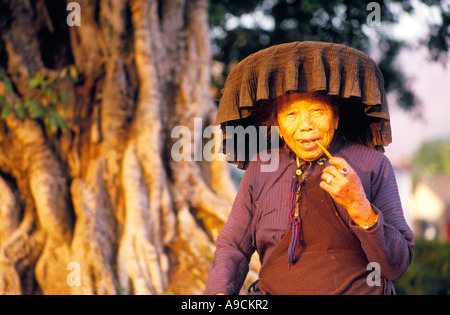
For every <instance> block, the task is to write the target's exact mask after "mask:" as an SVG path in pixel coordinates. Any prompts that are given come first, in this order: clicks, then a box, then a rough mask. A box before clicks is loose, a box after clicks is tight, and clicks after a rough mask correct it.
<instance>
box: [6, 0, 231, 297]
mask: <svg viewBox="0 0 450 315" xmlns="http://www.w3.org/2000/svg"><path fill="white" fill-rule="evenodd" d="M1 2H2V3H1V5H2V7H4V8H6V9H7V11H8V13H9V19H8V21H7V23H5V25H4V27H3V30H2V33H1V40H0V67H1V68H3V69H5V70H6V71H7V74H8V77H9V78H10V79H11V81H12V83H13V87H14V88H13V90H12V91H11V92H10V93H6V92H5V90H6V89H5V86H4V82H2V81H0V94H2V95H5V97H6V99H7V100H8V102H9V103H10V104H13V103H14V101H23V100H24V99H25V98H26V97H30V96H33V95H35V94H34V90H33V89H32V88H30V87H29V85H28V84H27V83H28V81H29V80H30V79H31V78H33V77H34V76H36V75H37V74H42V75H44V76H45V77H48V78H54V77H59V78H60V80H58V81H57V82H56V83H54V86H53V88H54V89H56V90H58V91H62V90H65V91H66V92H67V94H68V95H69V102H68V103H67V104H64V103H62V102H60V103H58V104H57V107H58V109H60V110H61V111H63V110H65V112H66V114H65V116H64V119H65V121H66V123H67V125H68V130H67V131H58V132H56V133H49V132H47V131H46V130H45V128H44V127H43V122H42V120H40V119H31V118H30V117H29V116H26V117H25V118H24V119H19V118H17V117H15V116H14V115H13V114H11V115H9V116H8V117H6V118H4V119H1V120H0V294H162V293H164V292H172V293H175V294H201V293H203V290H204V286H205V282H206V278H207V274H208V270H209V266H210V262H211V259H212V257H213V252H214V248H215V245H214V240H215V238H216V237H217V234H218V231H219V230H220V228H221V227H222V226H223V224H224V222H225V220H226V219H227V217H228V213H229V210H230V208H231V203H232V200H233V199H234V195H235V188H234V186H233V184H232V182H231V179H230V175H229V171H228V167H227V166H226V165H225V162H223V161H220V160H219V159H217V160H214V161H212V162H208V161H206V160H204V159H203V160H201V161H195V160H194V158H192V159H191V160H189V161H183V160H182V161H179V162H177V161H175V160H174V159H173V158H172V156H171V148H172V145H173V144H174V143H175V142H176V141H184V142H183V145H184V149H187V148H194V146H195V145H198V143H205V141H207V140H210V139H203V135H202V133H199V132H198V129H196V128H194V118H201V123H202V130H203V128H205V127H206V126H208V125H210V124H212V123H213V122H214V118H215V114H216V107H215V105H214V102H213V98H212V95H211V90H210V60H211V53H210V43H209V38H208V1H207V0H193V1H186V0H164V1H157V0H131V1H125V0H96V1H88V0H80V1H77V2H78V3H79V4H80V8H81V10H80V13H81V26H68V25H67V23H66V16H67V15H68V14H69V13H70V11H67V10H66V6H65V4H64V5H61V4H60V5H58V6H56V7H49V2H47V1H44V0H38V1H34V2H31V1H28V0H17V1H16V0H15V1H5V0H3V1H1ZM68 2H69V1H68ZM68 2H66V3H68ZM5 12H6V11H5ZM32 25H34V26H35V27H32ZM43 43H47V44H48V43H53V44H48V45H47V46H45V47H44V44H43ZM44 50H45V53H43V51H44ZM62 52H64V53H62ZM2 56H3V57H2ZM69 67H72V69H76V71H77V73H78V77H79V79H78V80H73V79H72V80H71V79H70V78H69V76H68V75H64V73H67V69H68V68H69ZM176 126H186V127H188V128H189V130H190V131H191V135H192V137H190V138H189V139H184V138H183V139H182V140H180V139H172V138H171V131H172V129H173V128H174V127H176ZM191 151H192V152H193V150H191Z"/></svg>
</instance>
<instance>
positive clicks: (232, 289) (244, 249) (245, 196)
mask: <svg viewBox="0 0 450 315" xmlns="http://www.w3.org/2000/svg"><path fill="white" fill-rule="evenodd" d="M251 192H252V185H250V184H249V169H248V170H247V171H246V172H245V173H244V176H243V177H242V180H241V184H240V186H239V190H238V193H237V195H236V199H235V201H234V203H233V207H232V209H231V212H230V216H229V218H228V220H227V222H226V224H225V225H224V227H223V228H222V230H221V231H220V233H219V236H218V238H217V241H216V250H215V253H214V259H213V261H212V264H211V269H210V272H209V277H208V281H207V283H206V290H205V293H206V294H218V293H223V294H239V291H240V289H241V287H242V285H243V283H244V280H245V277H246V276H247V273H248V270H249V261H250V258H251V256H252V254H253V252H254V251H255V249H254V247H253V246H252V237H251V228H250V225H251V221H252V207H253V205H252V194H251Z"/></svg>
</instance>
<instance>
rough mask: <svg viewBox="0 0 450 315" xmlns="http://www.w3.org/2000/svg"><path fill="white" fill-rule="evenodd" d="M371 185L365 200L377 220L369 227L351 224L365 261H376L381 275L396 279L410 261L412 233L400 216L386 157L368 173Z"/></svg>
mask: <svg viewBox="0 0 450 315" xmlns="http://www.w3.org/2000/svg"><path fill="white" fill-rule="evenodd" d="M371 187H372V188H371V194H370V195H371V196H370V198H369V201H370V202H371V204H372V209H373V210H374V211H375V212H376V213H377V214H378V222H377V224H376V225H375V226H374V227H373V228H371V229H369V230H365V229H363V228H361V227H358V226H357V225H355V224H354V223H352V224H351V228H352V230H353V232H354V233H355V234H356V236H357V237H358V238H359V240H360V241H361V246H362V248H363V250H364V252H365V253H366V256H367V259H368V261H369V262H376V263H378V264H379V265H380V271H381V275H382V276H384V277H386V278H388V279H391V280H397V279H399V278H401V277H402V276H403V275H404V273H405V272H406V271H407V269H408V267H409V265H410V264H411V260H412V257H413V251H414V234H413V233H412V231H411V229H410V228H409V226H408V224H407V223H406V221H405V219H404V214H403V209H402V205H401V201H400V196H399V193H398V188H397V183H396V180H395V176H394V172H393V169H392V166H391V164H390V162H389V160H388V159H387V158H384V159H383V160H382V163H381V166H380V168H379V170H378V171H377V172H374V173H373V174H372V183H371Z"/></svg>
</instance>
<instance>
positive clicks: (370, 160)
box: [206, 42, 414, 294]
mask: <svg viewBox="0 0 450 315" xmlns="http://www.w3.org/2000/svg"><path fill="white" fill-rule="evenodd" d="M247 59H248V60H244V61H243V62H241V64H240V65H238V66H237V67H236V68H235V70H233V71H234V72H235V73H234V74H233V72H232V73H231V74H230V76H229V78H228V79H227V83H226V85H225V89H224V96H223V98H222V100H221V104H220V106H219V113H218V118H220V115H223V111H224V110H223V107H224V106H227V107H229V106H230V105H223V104H226V102H227V101H228V100H230V99H232V100H233V102H234V103H233V104H234V105H236V108H232V109H230V108H226V112H227V113H228V114H227V115H228V117H227V119H228V121H230V122H233V123H234V124H236V122H238V123H239V121H241V122H243V123H245V124H249V121H251V123H255V124H265V125H272V126H278V127H279V136H280V138H281V139H282V142H281V143H282V144H283V145H281V146H280V147H279V148H272V149H271V154H278V157H279V164H278V167H277V168H276V169H274V170H273V171H272V172H261V165H262V164H264V163H267V162H264V161H263V160H262V159H252V161H250V163H248V165H247V170H246V172H245V173H244V176H243V178H242V181H241V184H240V187H239V191H238V194H237V196H236V200H235V202H234V204H233V207H232V210H231V213H230V216H229V219H228V221H227V223H226V224H225V226H224V228H223V229H222V231H221V232H220V234H219V237H218V239H217V249H216V252H215V257H214V260H213V263H212V266H211V270H210V274H209V278H208V282H207V285H206V293H207V294H238V293H239V291H240V289H241V287H242V285H243V281H244V279H245V277H246V274H247V272H248V269H249V261H250V258H251V256H252V254H253V252H254V251H255V250H256V251H257V252H258V254H259V257H260V260H261V264H262V265H261V270H260V273H259V281H258V283H257V284H256V285H255V288H254V292H253V293H256V294H393V293H394V287H393V284H392V282H391V281H390V280H396V279H399V278H400V277H401V276H402V275H403V274H404V273H405V272H406V270H407V268H408V267H409V265H410V262H411V259H412V255H413V247H414V237H413V234H412V232H411V230H410V229H409V227H408V225H407V224H406V222H405V220H404V216H403V211H402V207H401V203H400V198H399V195H398V189H397V185H396V180H395V177H394V173H393V170H392V167H391V165H390V163H389V161H388V159H387V158H386V157H385V155H384V154H383V153H381V152H379V151H378V150H375V149H374V148H375V147H377V146H378V147H379V145H380V144H385V143H387V142H389V139H388V138H389V132H388V131H389V130H387V128H389V124H388V123H386V122H387V121H388V115H386V113H387V104H386V101H385V95H384V90H383V82H382V76H381V73H380V71H379V69H378V67H377V66H376V65H375V63H374V62H373V61H372V60H371V59H370V58H368V57H367V56H366V55H364V54H362V53H361V52H359V51H357V50H354V49H351V48H349V47H346V46H343V45H336V44H330V43H319V42H303V43H290V44H284V45H279V46H275V47H272V48H269V49H266V50H264V51H261V52H258V53H256V54H254V56H250V57H248V58H247ZM268 73H269V75H267V74H268ZM261 77H262V78H261ZM236 78H237V79H236ZM250 78H251V79H250ZM235 80H238V83H236V82H233V81H235ZM249 80H250V81H253V83H249V84H248V85H247V86H246V84H247V83H245V81H249ZM243 82H244V83H245V84H243ZM233 86H238V87H239V88H233ZM255 86H256V88H255ZM374 87H376V88H374ZM230 91H232V92H230ZM230 93H231V94H233V95H232V97H230ZM247 95H248V96H247ZM236 96H239V97H236ZM249 100H250V101H249ZM246 101H248V103H246ZM255 101H256V102H255ZM236 102H237V103H236ZM243 104H244V105H246V106H243ZM221 106H222V109H221ZM249 106H250V107H251V108H248V107H249ZM229 113H237V115H238V117H232V115H230V114H229ZM261 113H264V114H261ZM225 116H226V115H225ZM240 119H241V120H240ZM249 119H250V120H249ZM218 120H219V122H220V123H223V122H224V121H226V120H222V121H220V119H218ZM383 137H384V138H383Z"/></svg>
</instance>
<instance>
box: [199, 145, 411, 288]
mask: <svg viewBox="0 0 450 315" xmlns="http://www.w3.org/2000/svg"><path fill="white" fill-rule="evenodd" d="M330 152H331V154H332V155H334V156H339V157H342V158H344V159H345V160H346V161H347V162H348V163H349V164H350V165H351V167H352V168H353V169H354V170H355V171H356V172H357V173H358V176H359V177H360V179H361V182H362V184H363V187H364V190H365V193H366V196H367V198H368V200H369V201H370V202H371V204H372V207H373V209H374V211H376V212H377V213H378V223H377V224H376V226H375V227H374V228H373V229H370V230H365V229H363V228H360V227H358V226H357V225H356V224H355V223H354V222H353V220H352V219H351V218H350V216H349V215H348V213H347V211H346V210H345V209H344V208H342V207H340V206H337V208H338V211H339V214H340V216H341V217H342V218H343V219H344V221H345V222H346V225H347V227H348V228H349V229H350V231H351V232H352V233H353V234H354V235H355V236H356V237H357V238H358V239H359V240H360V242H361V247H362V249H363V251H364V253H365V254H366V258H367V260H368V261H369V262H377V263H378V264H379V265H380V269H381V276H382V277H384V278H387V279H391V280H396V279H399V278H400V277H401V276H402V275H403V274H404V273H405V272H406V270H407V269H408V267H409V265H410V263H411V259H412V256H413V250H414V235H413V233H412V231H411V230H410V228H409V226H408V225H407V223H406V221H405V219H404V215H403V210H402V206H401V202H400V197H399V194H398V188H397V184H396V180H395V177H394V173H393V170H392V167H391V164H390V162H389V160H388V159H387V158H386V156H385V155H384V154H382V153H380V152H378V151H376V150H373V149H369V148H367V147H365V146H362V145H358V144H353V143H342V142H340V141H333V143H332V146H331V148H330ZM274 154H278V156H279V165H278V167H277V168H276V169H275V170H274V171H273V172H261V165H262V164H268V163H270V161H268V162H263V161H261V160H257V161H253V162H251V163H250V164H249V167H248V169H247V170H246V172H245V174H244V176H243V178H242V181H241V184H240V187H239V190H238V193H237V196H236V199H235V201H234V204H233V207H232V210H231V213H230V216H229V218H228V221H227V223H226V224H225V226H224V227H223V229H222V231H221V232H220V234H219V236H218V238H217V243H216V245H217V247H216V251H215V256H214V260H213V262H212V265H211V270H210V273H209V278H208V281H207V284H206V292H205V293H206V294H217V293H225V294H238V293H239V291H240V289H241V287H242V285H243V282H244V280H245V277H246V275H247V273H248V269H249V266H248V264H249V260H250V258H251V256H252V254H253V252H254V251H255V250H256V251H257V252H258V254H259V256H260V260H261V263H262V264H264V262H265V261H266V260H267V258H268V257H269V256H270V253H271V252H272V251H273V249H274V248H275V247H276V245H277V244H278V242H279V241H280V239H281V237H282V236H283V234H284V233H285V231H286V230H287V229H288V227H289V219H288V216H289V209H290V208H289V197H290V196H289V185H290V181H291V178H292V175H293V174H294V172H295V169H296V162H295V160H294V159H292V158H291V157H290V155H289V154H288V153H287V151H286V149H285V148H280V149H276V150H274V151H273V152H272V157H273V156H274ZM327 165H329V164H328V161H326V162H325V165H324V167H325V166H327ZM311 171H312V172H311V175H314V174H318V173H319V172H320V171H321V167H320V166H319V165H318V164H317V163H313V165H312V170H311ZM388 285H389V286H390V288H387V291H393V286H392V283H391V282H388Z"/></svg>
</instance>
